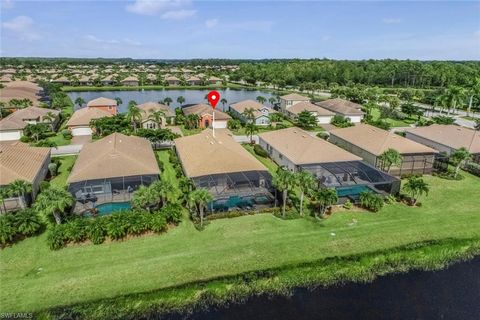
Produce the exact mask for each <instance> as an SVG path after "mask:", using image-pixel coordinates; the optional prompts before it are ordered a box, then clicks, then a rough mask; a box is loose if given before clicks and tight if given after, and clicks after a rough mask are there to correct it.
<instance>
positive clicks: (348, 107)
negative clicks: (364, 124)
mask: <svg viewBox="0 0 480 320" xmlns="http://www.w3.org/2000/svg"><path fill="white" fill-rule="evenodd" d="M316 105H317V106H320V107H322V108H324V109H327V110H330V111H332V112H334V113H335V114H339V115H341V116H344V117H345V118H349V119H350V121H351V122H352V123H360V122H361V121H362V119H363V116H364V114H365V113H364V112H363V111H362V110H361V109H362V106H361V105H359V104H357V103H353V102H350V101H348V100H344V99H340V98H336V99H328V100H325V101H321V102H317V103H316Z"/></svg>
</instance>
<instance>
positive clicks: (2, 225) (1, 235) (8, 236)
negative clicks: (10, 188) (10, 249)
mask: <svg viewBox="0 0 480 320" xmlns="http://www.w3.org/2000/svg"><path fill="white" fill-rule="evenodd" d="M16 234H17V230H16V228H15V227H14V225H13V221H12V219H11V217H10V215H9V214H6V215H1V216H0V245H2V246H4V245H6V244H7V243H10V242H12V241H13V239H14V238H15V235H16Z"/></svg>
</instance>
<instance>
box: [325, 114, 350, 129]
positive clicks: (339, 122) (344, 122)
mask: <svg viewBox="0 0 480 320" xmlns="http://www.w3.org/2000/svg"><path fill="white" fill-rule="evenodd" d="M330 123H331V124H333V125H334V126H335V127H338V128H347V127H351V126H353V125H354V124H353V123H352V122H351V120H350V118H346V117H344V116H342V115H340V114H336V115H334V116H333V118H332V120H331V121H330Z"/></svg>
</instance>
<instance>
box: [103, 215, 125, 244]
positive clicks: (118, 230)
mask: <svg viewBox="0 0 480 320" xmlns="http://www.w3.org/2000/svg"><path fill="white" fill-rule="evenodd" d="M124 214H125V212H121V213H114V214H112V215H111V216H109V217H108V219H107V234H108V236H109V237H110V238H112V239H114V240H119V239H122V238H123V237H125V236H126V235H127V227H128V223H127V222H126V221H125V218H123V216H122V215H124Z"/></svg>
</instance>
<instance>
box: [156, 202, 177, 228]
mask: <svg viewBox="0 0 480 320" xmlns="http://www.w3.org/2000/svg"><path fill="white" fill-rule="evenodd" d="M161 214H163V216H164V217H165V219H166V221H167V222H169V223H173V224H179V223H180V222H181V221H182V206H181V205H179V204H178V203H169V204H167V205H166V206H165V207H163V208H162V210H161Z"/></svg>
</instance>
